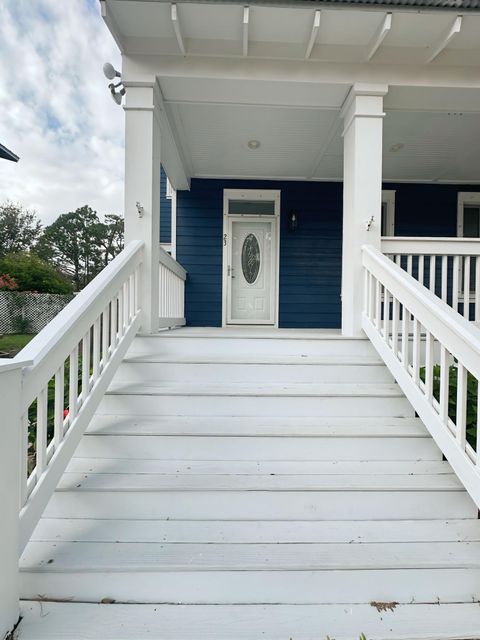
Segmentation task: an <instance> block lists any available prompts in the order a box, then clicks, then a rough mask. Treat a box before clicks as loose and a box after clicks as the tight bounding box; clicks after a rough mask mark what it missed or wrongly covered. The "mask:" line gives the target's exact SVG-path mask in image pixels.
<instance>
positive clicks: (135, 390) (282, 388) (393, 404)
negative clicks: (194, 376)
mask: <svg viewBox="0 0 480 640" xmlns="http://www.w3.org/2000/svg"><path fill="white" fill-rule="evenodd" d="M97 413H99V414H103V413H117V414H126V413H127V414H132V413H133V414H134V415H152V414H156V415H163V416H165V415H197V416H208V415H215V416H232V415H239V416H255V417H258V416H275V415H278V416H295V417H299V416H314V415H317V416H413V409H412V407H411V405H410V403H409V402H408V400H407V399H406V398H405V397H404V396H403V394H402V393H401V391H400V390H399V388H398V385H390V384H380V383H379V384H342V385H340V384H327V383H325V384H317V385H307V384H295V385H286V384H277V385H241V384H236V385H228V384H217V385H213V384H210V385H207V384H205V385H201V384H190V385H188V384H187V385H182V384H177V385H174V384H171V385H161V386H158V387H153V386H150V387H147V386H146V385H134V384H132V385H126V384H117V383H115V382H114V383H113V384H112V385H111V388H110V390H109V392H108V393H107V394H106V395H105V396H104V398H103V399H102V401H101V403H100V406H99V408H98V412H97Z"/></svg>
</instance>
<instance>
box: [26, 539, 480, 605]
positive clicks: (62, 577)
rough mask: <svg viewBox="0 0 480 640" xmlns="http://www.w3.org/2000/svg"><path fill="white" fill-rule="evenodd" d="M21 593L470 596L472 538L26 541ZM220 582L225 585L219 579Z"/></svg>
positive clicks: (161, 598)
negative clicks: (259, 541)
mask: <svg viewBox="0 0 480 640" xmlns="http://www.w3.org/2000/svg"><path fill="white" fill-rule="evenodd" d="M20 576H21V593H22V597H23V598H26V599H31V598H34V597H35V596H36V595H38V594H42V595H44V596H46V597H47V598H49V599H56V598H67V599H70V598H72V599H75V600H81V601H100V600H101V599H102V598H104V597H108V598H111V599H114V600H117V601H124V602H125V601H133V602H159V603H162V602H172V603H181V602H185V603H195V604H210V603H219V604H248V603H272V604H273V603H285V604H286V603H295V604H309V603H339V602H343V603H367V602H371V601H372V600H389V601H392V600H394V601H397V602H403V603H408V602H412V601H413V602H434V601H436V600H437V601H443V602H466V601H469V599H472V600H477V599H479V598H480V543H479V542H470V543H463V542H460V543H459V542H456V543H446V542H439V543H437V542H435V543H432V542H428V543H415V542H409V543H398V542H397V543H393V544H388V543H384V544H377V543H369V544H363V543H361V544H335V543H332V544H314V543H313V544H299V543H297V544H234V545H231V544H212V543H208V544H188V543H184V544H167V543H149V544H138V543H118V542H114V543H93V542H91V543H85V542H74V543H72V542H58V541H56V542H50V541H48V542H41V541H39V542H36V541H33V542H31V543H30V544H29V545H28V547H27V549H26V550H25V552H24V554H23V556H22V558H21V561H20ZM227 585H228V587H227Z"/></svg>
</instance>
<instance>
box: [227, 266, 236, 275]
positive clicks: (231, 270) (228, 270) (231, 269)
mask: <svg viewBox="0 0 480 640" xmlns="http://www.w3.org/2000/svg"><path fill="white" fill-rule="evenodd" d="M227 275H228V277H229V278H235V276H234V275H233V267H232V266H231V265H228V267H227Z"/></svg>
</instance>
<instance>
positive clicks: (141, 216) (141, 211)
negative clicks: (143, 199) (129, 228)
mask: <svg viewBox="0 0 480 640" xmlns="http://www.w3.org/2000/svg"><path fill="white" fill-rule="evenodd" d="M135 205H136V207H137V212H138V217H139V218H143V214H144V213H145V209H144V208H143V207H142V205H141V204H140V202H136V203H135Z"/></svg>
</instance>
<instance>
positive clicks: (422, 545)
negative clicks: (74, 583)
mask: <svg viewBox="0 0 480 640" xmlns="http://www.w3.org/2000/svg"><path fill="white" fill-rule="evenodd" d="M20 568H21V571H24V572H33V571H41V572H45V573H57V572H60V571H71V572H87V571H93V572H97V573H102V572H104V571H115V572H117V571H157V572H164V571H165V572H169V571H268V572H270V571H340V570H349V569H358V570H371V569H375V570H380V569H428V568H437V569H449V568H457V569H468V568H472V569H480V542H409V543H400V542H398V543H394V544H392V543H369V544H365V543H359V544H349V543H347V544H337V543H330V544H317V543H310V544H303V543H295V544H290V543H282V544H276V543H273V544H233V545H232V544H228V543H222V544H215V543H206V544H190V543H183V544H169V543H164V542H159V543H158V542H151V543H149V544H137V543H135V542H133V543H130V542H124V543H118V542H110V543H106V542H64V541H54V542H53V541H32V542H30V543H29V544H28V546H27V548H26V549H25V551H24V553H23V555H22V558H21V561H20ZM478 588H479V589H480V584H479V585H478Z"/></svg>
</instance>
